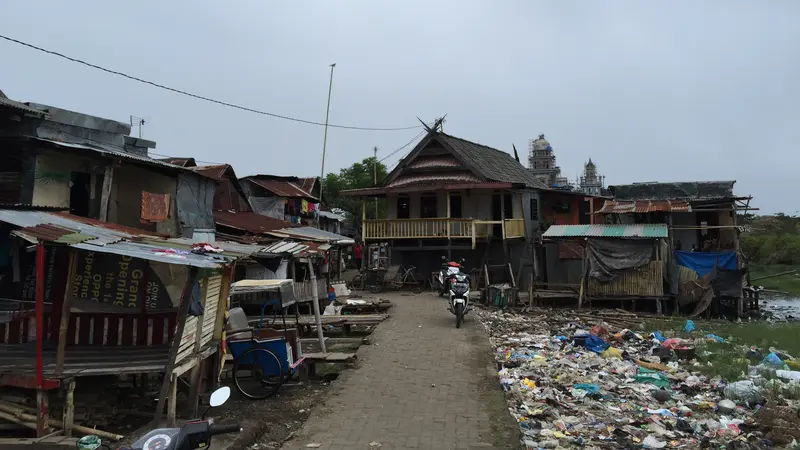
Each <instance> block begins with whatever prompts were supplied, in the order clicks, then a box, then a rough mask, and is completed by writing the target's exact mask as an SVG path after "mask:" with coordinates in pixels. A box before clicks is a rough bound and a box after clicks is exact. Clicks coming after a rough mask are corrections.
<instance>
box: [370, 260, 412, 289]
mask: <svg viewBox="0 0 800 450" xmlns="http://www.w3.org/2000/svg"><path fill="white" fill-rule="evenodd" d="M401 270H402V267H401ZM416 270H417V268H416V267H414V266H409V267H408V268H407V269H405V270H402V275H400V276H399V277H398V276H395V277H392V278H390V279H388V280H387V279H386V277H385V275H386V272H385V271H383V272H381V273H380V274H379V275H378V276H377V277H376V281H375V282H374V283H372V284H370V285H369V286H368V287H369V291H370V292H372V293H373V294H377V293H379V292H381V291H382V290H383V288H384V286H386V285H388V286H389V287H391V288H393V289H395V290H400V289H402V288H404V287H408V289H409V290H410V291H411V292H413V293H414V294H419V293H420V292H422V287H423V286H422V285H423V282H422V281H420V279H419V278H418V277H417V276H416V275H415V274H414V272H415V271H416ZM398 273H399V271H398Z"/></svg>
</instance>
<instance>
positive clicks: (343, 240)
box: [271, 227, 355, 245]
mask: <svg viewBox="0 0 800 450" xmlns="http://www.w3.org/2000/svg"><path fill="white" fill-rule="evenodd" d="M271 234H279V235H283V236H285V237H292V238H297V239H314V240H318V241H325V242H332V243H334V244H341V245H347V244H353V243H355V241H353V239H352V238H349V237H347V236H342V235H341V234H336V233H331V232H330V231H325V230H320V229H318V228H314V227H298V228H288V229H282V230H275V231H274V232H273V233H271Z"/></svg>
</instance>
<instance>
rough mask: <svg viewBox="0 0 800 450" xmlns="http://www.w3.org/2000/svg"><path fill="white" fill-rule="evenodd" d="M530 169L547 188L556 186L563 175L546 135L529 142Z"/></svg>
mask: <svg viewBox="0 0 800 450" xmlns="http://www.w3.org/2000/svg"><path fill="white" fill-rule="evenodd" d="M528 169H529V170H530V171H531V172H533V175H534V176H536V178H538V179H539V180H541V181H542V182H544V183H545V184H546V185H547V186H555V185H556V183H557V180H556V179H557V178H558V177H559V176H560V175H561V168H560V167H558V166H556V155H554V154H553V147H552V146H551V145H550V142H548V141H547V139H545V138H544V134H540V135H539V137H538V138H536V139H531V140H529V141H528Z"/></svg>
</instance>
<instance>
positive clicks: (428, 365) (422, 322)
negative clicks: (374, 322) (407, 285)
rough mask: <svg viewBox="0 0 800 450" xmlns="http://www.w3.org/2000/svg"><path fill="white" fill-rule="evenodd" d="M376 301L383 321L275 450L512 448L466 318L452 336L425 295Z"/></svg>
mask: <svg viewBox="0 0 800 450" xmlns="http://www.w3.org/2000/svg"><path fill="white" fill-rule="evenodd" d="M382 296H383V297H386V298H389V299H390V300H391V301H392V303H394V306H393V307H392V309H391V310H390V311H389V312H390V314H391V318H390V319H389V320H387V321H385V322H383V323H382V324H381V325H379V326H378V328H377V329H376V331H375V332H374V333H373V335H372V337H371V341H372V343H373V344H372V345H369V346H363V347H361V348H360V349H359V351H358V356H359V360H360V363H359V367H358V368H357V369H351V370H348V371H346V372H345V373H344V374H342V376H341V377H340V378H339V379H338V380H337V381H336V382H335V388H334V392H333V393H332V395H331V397H330V398H329V399H328V400H327V401H326V402H325V404H324V405H320V406H319V407H317V408H316V409H315V411H314V413H312V415H311V417H310V418H309V419H308V421H307V422H306V424H305V426H304V427H303V429H302V430H301V431H299V432H298V433H297V435H296V436H295V437H294V438H293V439H292V440H291V441H290V442H287V443H286V444H285V445H284V447H283V449H285V450H302V449H306V448H320V449H323V450H353V449H375V448H379V449H381V450H394V449H436V450H446V449H486V448H497V449H513V448H518V446H519V444H518V443H519V440H518V439H519V438H518V435H517V427H516V423H514V420H513V419H512V418H511V417H510V415H509V414H508V410H507V407H506V404H505V400H504V398H503V393H502V392H501V390H500V388H499V384H498V383H497V379H496V378H495V377H494V376H493V373H492V371H491V370H492V369H491V368H490V361H491V360H490V349H489V345H488V339H487V337H486V335H485V333H484V332H483V331H482V330H481V329H480V325H479V324H478V323H477V320H478V319H477V317H476V316H475V315H474V313H473V314H470V315H469V316H467V317H468V320H467V322H466V323H465V324H464V325H462V328H460V329H456V327H455V318H454V317H453V315H452V314H450V313H449V312H448V311H447V310H446V303H445V301H444V300H443V299H441V298H439V297H437V296H435V295H433V294H428V293H423V294H419V295H408V294H407V295H401V294H397V293H391V294H388V295H387V294H384V295H382ZM309 444H320V446H319V447H314V446H313V445H312V446H310V447H309V446H308V445H309ZM370 444H372V446H370ZM377 444H380V445H379V446H378V445H377Z"/></svg>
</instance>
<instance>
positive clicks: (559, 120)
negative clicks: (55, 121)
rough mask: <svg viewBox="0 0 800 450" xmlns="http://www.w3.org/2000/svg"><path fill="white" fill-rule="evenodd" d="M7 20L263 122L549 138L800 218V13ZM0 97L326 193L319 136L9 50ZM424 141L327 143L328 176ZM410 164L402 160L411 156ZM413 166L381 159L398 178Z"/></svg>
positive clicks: (211, 12) (283, 8)
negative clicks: (110, 123)
mask: <svg viewBox="0 0 800 450" xmlns="http://www.w3.org/2000/svg"><path fill="white" fill-rule="evenodd" d="M300 3H301V2H280V3H279V2H274V1H264V0H258V1H256V0H253V1H230V2H219V1H198V0H181V1H177V0H172V1H168V2H167V1H162V2H156V1H141V2H130V1H129V2H109V1H102V0H96V1H88V0H75V1H69V2H67V1H60V0H49V1H46V0H41V1H36V2H31V1H22V0H19V1H11V0H8V1H5V2H3V13H2V14H0V34H3V35H6V36H10V37H13V38H16V39H19V40H23V41H26V42H29V43H32V44H35V45H38V46H41V47H45V48H48V49H51V50H54V51H59V52H62V53H65V54H67V55H70V56H73V57H76V58H81V59H85V60H87V61H89V62H92V63H95V64H98V65H102V66H106V67H109V68H112V69H115V70H118V71H122V72H126V73H129V74H131V75H135V76H138V77H141V78H146V79H149V80H152V81H156V82H158V83H162V84H165V85H168V86H171V87H175V88H179V89H183V90H187V91H190V92H193V93H197V94H200V95H204V96H208V97H213V98H215V99H219V100H224V101H227V102H231V103H237V104H241V105H244V106H248V107H251V108H255V109H259V110H264V111H269V112H274V113H278V114H282V115H288V116H294V117H299V118H303V119H307V120H312V121H324V119H325V103H326V99H327V98H326V96H327V90H328V76H329V67H328V66H329V65H330V64H331V63H336V64H337V66H336V72H335V74H334V82H333V98H332V101H331V116H330V121H331V123H332V124H341V125H350V126H360V127H406V126H414V125H416V124H418V122H417V119H416V117H421V118H423V119H425V120H432V119H433V118H435V117H438V116H441V115H442V114H445V113H447V122H446V124H445V126H444V129H445V131H446V132H447V133H450V134H453V135H456V136H459V137H463V138H465V139H469V140H472V141H476V142H480V143H482V144H486V145H490V146H493V147H496V148H500V149H503V150H506V151H509V152H511V144H512V143H513V144H516V146H517V148H518V149H519V150H520V152H521V153H523V152H524V153H527V141H528V139H529V138H532V137H535V136H536V135H538V134H539V133H544V134H545V135H546V136H547V138H548V139H549V140H550V142H551V143H552V145H553V147H554V149H555V151H556V155H557V158H558V163H559V165H560V166H561V167H562V170H563V172H564V174H565V175H568V176H569V177H570V178H574V177H575V176H576V175H577V174H578V172H579V171H580V170H581V168H582V164H583V162H584V161H585V160H586V159H588V158H589V157H591V158H592V159H593V160H594V161H595V162H597V164H598V166H599V168H600V171H601V172H603V173H604V174H605V175H606V177H607V182H608V183H610V184H614V183H617V184H621V183H629V182H634V181H683V180H720V179H735V180H738V182H737V184H736V189H737V192H738V193H740V194H752V195H753V196H754V197H755V201H754V204H755V205H756V206H759V207H761V209H762V213H771V212H777V211H784V212H787V213H796V212H797V211H798V209H800V205H798V202H797V201H796V200H794V197H793V196H792V195H793V194H794V190H796V186H797V184H796V179H797V177H798V173H800V156H798V153H797V143H798V142H800V87H799V86H798V84H799V83H800V81H799V80H800V26H798V24H800V2H797V1H793V0H786V1H779V0H774V1H769V2H759V1H736V0H732V1H723V0H719V1H703V2H697V1H688V0H687V1H671V2H658V4H656V2H641V1H613V2H612V1H604V2H580V3H579V2H544V1H532V0H527V1H477V0H448V1H445V0H441V1H438V0H437V1H420V0H403V1H374V0H363V1H327V2H323V1H316V2H303V4H302V5H301V4H300ZM0 60H2V66H0V67H1V69H0V89H2V90H3V91H5V93H6V94H7V95H8V96H9V97H11V98H13V99H16V100H21V101H34V102H38V103H45V104H50V105H53V106H58V107H63V108H67V109H72V110H76V111H80V112H84V113H88V114H93V115H98V116H102V117H106V118H113V119H116V120H119V121H128V117H129V115H131V114H132V115H135V116H139V117H143V118H144V119H145V120H146V121H147V124H146V125H145V127H144V137H145V138H148V139H153V140H156V141H157V142H158V146H157V148H156V150H155V152H157V153H159V154H163V155H170V156H194V157H195V158H197V159H198V160H203V161H208V162H229V163H231V164H233V166H234V167H235V169H236V171H237V173H238V174H239V175H240V176H242V175H248V174H253V173H274V174H287V175H289V174H291V175H317V174H319V171H320V162H321V153H322V140H323V129H322V127H318V126H312V125H306V124H299V123H294V122H289V121H285V120H279V119H274V118H270V117H265V116H261V115H256V114H252V113H248V112H244V111H238V110H235V109H231V108H227V107H222V106H218V105H214V104H210V103H206V102H203V101H199V100H196V99H192V98H188V97H184V96H180V95H177V94H174V93H171V92H167V91H163V90H160V89H157V88H153V87H151V86H147V85H143V84H139V83H136V82H133V81H129V80H126V79H123V78H119V77H116V76H113V75H109V74H106V73H103V72H99V71H97V70H93V69H90V68H87V67H83V66H80V65H77V64H74V63H71V62H68V61H65V60H62V59H59V58H56V57H53V56H50V55H47V54H43V53H39V52H37V51H34V50H31V49H27V48H24V47H21V46H19V45H17V44H12V43H9V42H6V41H1V40H0ZM419 131H420V130H419V129H414V130H405V131H390V132H384V131H381V132H376V131H352V130H343V129H330V130H329V133H328V157H327V160H326V172H329V171H338V170H339V169H340V168H342V167H344V166H347V165H350V164H351V163H352V162H354V161H356V160H360V159H362V158H364V157H367V156H370V155H371V154H372V147H373V146H376V145H377V146H378V147H379V149H380V150H379V154H378V156H379V158H383V157H385V156H386V155H389V154H390V153H391V152H392V151H393V150H395V149H397V148H398V147H401V146H402V145H404V144H406V143H407V142H409V141H410V140H411V139H412V138H414V137H415V136H416V135H417V134H418V133H419ZM410 148H411V147H409V149H410ZM404 153H405V151H401V152H399V153H397V154H396V155H395V156H393V157H390V158H389V159H387V160H386V162H387V163H389V164H390V165H391V164H393V163H395V162H396V161H397V159H399V157H401V156H402V155H403V154H404Z"/></svg>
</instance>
